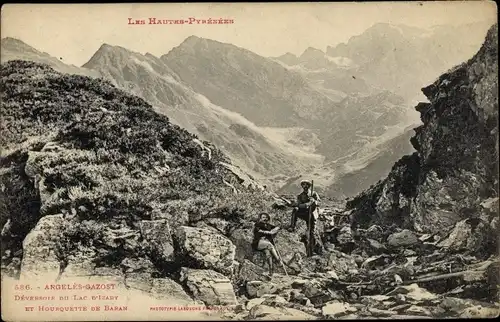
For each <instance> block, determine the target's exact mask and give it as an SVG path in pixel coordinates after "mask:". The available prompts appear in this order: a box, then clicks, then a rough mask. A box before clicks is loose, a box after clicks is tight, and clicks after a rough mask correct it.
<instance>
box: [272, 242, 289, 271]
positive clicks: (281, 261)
mask: <svg viewBox="0 0 500 322" xmlns="http://www.w3.org/2000/svg"><path fill="white" fill-rule="evenodd" d="M274 249H276V254H278V257H279V258H280V263H281V266H282V267H283V270H284V271H285V275H286V277H288V273H287V271H286V268H285V263H283V258H282V257H281V254H280V252H279V251H278V247H276V245H274Z"/></svg>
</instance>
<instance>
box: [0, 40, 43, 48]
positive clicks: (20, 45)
mask: <svg viewBox="0 0 500 322" xmlns="http://www.w3.org/2000/svg"><path fill="white" fill-rule="evenodd" d="M1 43H2V46H7V47H12V46H15V47H17V48H23V49H25V50H26V49H29V50H31V51H33V50H36V49H35V48H33V47H32V46H30V45H28V44H27V43H25V42H24V41H22V40H20V39H17V38H13V37H5V38H2V39H1Z"/></svg>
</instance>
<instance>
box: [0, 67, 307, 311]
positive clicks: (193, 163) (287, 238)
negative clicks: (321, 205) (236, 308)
mask: <svg viewBox="0 0 500 322" xmlns="http://www.w3.org/2000/svg"><path fill="white" fill-rule="evenodd" d="M0 85H1V93H2V97H1V98H2V115H3V125H4V126H3V127H2V132H1V136H0V137H1V139H2V141H1V142H0V143H1V146H2V155H1V159H0V166H1V172H0V174H1V181H0V182H1V188H2V194H3V198H1V204H0V209H1V212H0V214H1V217H0V219H1V222H0V224H1V226H2V243H1V245H2V249H1V251H2V278H4V277H7V276H13V277H14V278H20V279H21V280H23V281H32V280H36V279H43V280H44V281H45V282H48V281H53V282H54V281H56V280H57V281H58V282H59V283H64V282H65V281H66V282H68V283H72V282H73V281H74V279H75V278H80V279H81V278H83V279H85V280H86V281H97V280H99V281H102V280H105V281H106V280H107V281H108V282H109V281H110V280H112V281H116V282H117V283H118V284H119V285H120V287H124V289H123V290H122V292H126V291H131V290H134V291H138V292H142V293H141V294H143V295H144V294H146V295H147V296H153V297H155V298H160V299H164V300H165V299H167V300H169V301H173V302H172V303H176V302H177V301H180V302H181V303H184V304H186V303H188V304H189V303H191V304H196V303H202V304H203V305H231V304H236V301H237V299H236V295H235V291H234V288H236V289H237V285H238V284H237V281H238V279H237V278H236V276H238V274H239V272H240V263H242V262H243V261H244V260H245V259H251V260H253V255H254V253H253V252H252V251H251V249H250V240H251V238H252V234H251V231H252V228H253V220H254V219H255V218H256V215H257V214H258V213H259V212H262V211H267V212H270V213H271V214H272V216H273V220H274V221H275V222H276V223H278V224H280V223H282V224H283V225H284V224H285V223H286V222H287V221H288V220H289V218H288V215H287V212H288V211H282V210H279V209H274V210H273V208H272V207H271V206H272V205H273V202H274V197H272V196H271V195H269V194H268V193H266V192H263V191H262V190H260V189H259V186H258V184H257V183H255V182H253V181H252V180H251V178H248V176H245V175H244V173H239V172H237V171H234V169H233V167H232V166H231V164H230V161H229V160H228V159H227V158H226V157H225V156H224V155H223V154H222V153H221V152H220V151H219V150H217V149H216V148H215V147H214V146H212V145H211V144H209V143H208V142H202V141H201V140H199V139H198V138H197V137H196V136H195V135H193V134H190V133H189V132H187V131H185V130H183V129H182V128H180V127H178V126H176V125H174V124H172V123H170V121H169V119H168V117H166V116H164V115H160V114H158V113H156V112H155V111H154V110H153V108H152V106H151V105H149V104H148V103H146V102H145V101H144V100H142V99H141V98H139V97H136V96H132V95H130V94H127V93H125V92H123V91H121V90H118V89H117V88H116V87H114V86H113V85H112V84H111V83H110V82H109V81H105V80H102V79H92V78H89V77H84V76H78V75H67V74H61V73H58V72H56V71H54V70H53V69H52V68H50V67H49V66H47V65H44V64H38V63H34V62H26V61H10V62H7V63H5V64H3V65H2V69H1V83H0ZM303 228H304V227H302V228H301V230H299V232H301V233H302V232H303ZM277 240H278V242H279V243H280V244H281V245H282V246H281V248H280V252H281V255H282V258H283V260H285V261H287V262H288V261H290V260H292V258H293V257H294V256H299V255H300V254H302V255H304V254H305V248H304V245H303V243H302V242H300V238H299V236H298V235H297V234H295V233H288V232H286V231H284V232H283V233H282V234H280V236H279V237H278V239H277ZM123 294H125V293H122V295H123ZM197 301H198V302H197Z"/></svg>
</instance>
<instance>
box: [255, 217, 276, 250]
mask: <svg viewBox="0 0 500 322" xmlns="http://www.w3.org/2000/svg"><path fill="white" fill-rule="evenodd" d="M275 227H276V226H273V225H271V224H269V223H263V222H260V221H258V222H256V223H255V226H254V228H253V241H252V249H253V250H257V245H258V244H259V240H260V239H261V238H263V237H264V238H266V239H267V240H269V241H270V242H271V243H272V244H273V245H274V239H273V237H274V235H271V234H263V233H261V232H260V231H271V230H273V229H274V228H275Z"/></svg>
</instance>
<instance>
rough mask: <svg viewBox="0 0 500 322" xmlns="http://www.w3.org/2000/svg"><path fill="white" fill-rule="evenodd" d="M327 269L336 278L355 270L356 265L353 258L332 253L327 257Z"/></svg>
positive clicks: (337, 252) (336, 252)
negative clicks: (333, 273)
mask: <svg viewBox="0 0 500 322" xmlns="http://www.w3.org/2000/svg"><path fill="white" fill-rule="evenodd" d="M328 267H329V268H331V270H333V271H334V272H335V273H336V274H337V275H338V276H343V275H347V274H349V273H350V272H353V271H355V270H357V269H358V264H356V260H355V259H354V257H353V256H351V255H348V254H345V253H342V252H339V251H333V252H331V253H330V254H329V255H328Z"/></svg>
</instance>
